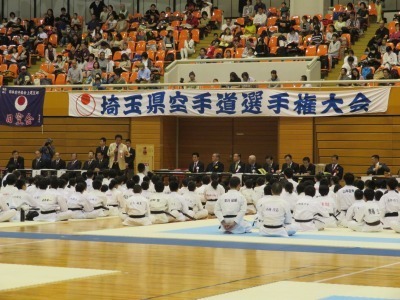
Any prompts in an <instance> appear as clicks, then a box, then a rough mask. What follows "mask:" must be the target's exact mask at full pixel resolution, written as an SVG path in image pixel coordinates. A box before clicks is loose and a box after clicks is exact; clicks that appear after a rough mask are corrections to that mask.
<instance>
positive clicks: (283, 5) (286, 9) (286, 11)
mask: <svg viewBox="0 0 400 300" xmlns="http://www.w3.org/2000/svg"><path fill="white" fill-rule="evenodd" d="M279 10H280V12H281V16H282V15H287V16H289V11H290V9H289V7H288V6H287V4H286V2H282V3H281V8H280V9H279Z"/></svg>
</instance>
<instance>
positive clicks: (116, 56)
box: [113, 51, 122, 61]
mask: <svg viewBox="0 0 400 300" xmlns="http://www.w3.org/2000/svg"><path fill="white" fill-rule="evenodd" d="M121 55H122V54H121V51H115V52H114V56H113V61H120V60H121Z"/></svg>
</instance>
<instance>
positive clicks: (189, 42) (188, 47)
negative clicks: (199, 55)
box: [181, 33, 196, 60]
mask: <svg viewBox="0 0 400 300" xmlns="http://www.w3.org/2000/svg"><path fill="white" fill-rule="evenodd" d="M195 52H196V50H195V43H194V41H193V39H192V34H191V33H189V34H188V36H187V39H186V40H185V43H184V45H183V48H182V49H181V58H182V59H185V60H186V59H188V58H189V55H192V54H193V53H195Z"/></svg>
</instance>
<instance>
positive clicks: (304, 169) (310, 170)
mask: <svg viewBox="0 0 400 300" xmlns="http://www.w3.org/2000/svg"><path fill="white" fill-rule="evenodd" d="M299 172H300V174H303V175H307V174H308V175H315V165H314V164H312V163H311V162H310V158H309V157H307V156H306V157H304V158H303V164H302V165H301V166H300V170H299Z"/></svg>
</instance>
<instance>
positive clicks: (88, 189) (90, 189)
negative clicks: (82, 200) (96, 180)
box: [86, 178, 93, 193]
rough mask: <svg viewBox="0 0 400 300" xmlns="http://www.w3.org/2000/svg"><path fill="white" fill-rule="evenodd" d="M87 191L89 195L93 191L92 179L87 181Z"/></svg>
mask: <svg viewBox="0 0 400 300" xmlns="http://www.w3.org/2000/svg"><path fill="white" fill-rule="evenodd" d="M86 191H87V192H88V193H89V192H91V191H93V179H92V178H88V179H86Z"/></svg>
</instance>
